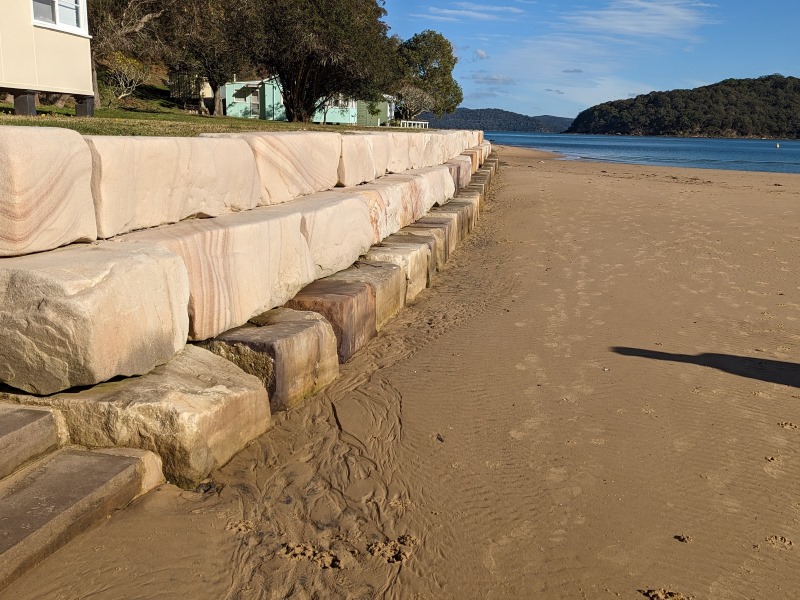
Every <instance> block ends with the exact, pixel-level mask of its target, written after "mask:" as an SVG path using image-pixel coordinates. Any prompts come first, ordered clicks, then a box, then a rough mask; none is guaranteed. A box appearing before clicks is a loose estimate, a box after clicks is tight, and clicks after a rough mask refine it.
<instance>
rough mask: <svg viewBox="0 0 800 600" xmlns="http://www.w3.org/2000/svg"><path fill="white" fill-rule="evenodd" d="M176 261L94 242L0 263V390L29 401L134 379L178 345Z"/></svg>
mask: <svg viewBox="0 0 800 600" xmlns="http://www.w3.org/2000/svg"><path fill="white" fill-rule="evenodd" d="M188 301H189V284H188V278H187V274H186V269H185V267H184V264H183V261H182V260H181V259H180V257H179V256H176V255H175V254H173V253H172V252H169V251H168V250H165V249H164V248H161V247H158V246H156V245H150V244H121V243H120V244H113V243H101V244H95V245H92V246H76V247H69V248H62V249H59V250H54V251H51V252H48V253H45V254H35V255H31V256H21V257H16V258H6V259H2V260H0V381H3V382H5V383H7V384H9V385H11V386H13V387H15V388H19V389H21V390H25V391H27V392H31V393H34V394H52V393H55V392H59V391H61V390H65V389H67V388H71V387H73V386H84V385H93V384H95V383H99V382H101V381H106V380H108V379H111V378H112V377H116V376H118V375H140V374H143V373H147V372H148V371H150V370H152V369H153V368H154V367H156V366H157V365H160V364H163V363H165V362H167V361H168V360H169V359H171V358H172V357H173V356H174V355H175V353H176V352H178V351H179V350H180V349H181V348H182V347H183V345H184V344H185V343H186V336H187V333H188V325H189V320H188V315H187V311H186V307H187V304H188Z"/></svg>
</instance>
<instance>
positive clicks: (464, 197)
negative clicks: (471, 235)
mask: <svg viewBox="0 0 800 600" xmlns="http://www.w3.org/2000/svg"><path fill="white" fill-rule="evenodd" d="M455 200H457V201H459V202H467V203H469V204H472V205H473V206H474V207H475V214H474V216H473V219H472V221H473V225H472V229H474V227H475V224H476V223H477V222H478V221H479V220H480V212H481V210H482V208H483V195H482V194H481V193H480V192H479V191H478V190H470V189H466V190H463V191H462V192H461V193H460V194H458V196H456V197H455Z"/></svg>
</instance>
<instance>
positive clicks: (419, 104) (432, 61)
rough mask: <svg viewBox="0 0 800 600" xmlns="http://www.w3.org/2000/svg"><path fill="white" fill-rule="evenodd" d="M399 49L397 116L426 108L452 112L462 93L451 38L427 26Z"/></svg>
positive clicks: (432, 110)
mask: <svg viewBox="0 0 800 600" xmlns="http://www.w3.org/2000/svg"><path fill="white" fill-rule="evenodd" d="M399 53H400V61H401V65H402V68H403V73H402V77H401V79H400V81H399V84H398V87H397V92H396V96H397V100H398V103H397V107H398V112H399V113H400V116H401V117H402V118H404V119H413V118H414V117H416V116H417V115H418V114H419V113H421V112H426V111H427V112H432V113H435V114H436V115H437V116H438V117H441V116H442V115H443V114H445V113H452V112H455V110H456V108H458V105H459V104H461V102H462V101H463V100H464V94H463V92H462V91H461V86H459V85H458V82H457V81H456V80H455V79H454V78H453V69H454V68H455V66H456V63H457V62H458V59H457V58H456V57H455V55H454V54H453V45H452V44H451V43H450V41H449V40H448V39H447V38H445V37H444V36H443V35H442V34H441V33H438V32H436V31H431V30H430V29H428V30H425V31H423V32H422V33H418V34H416V35H414V36H413V37H411V38H410V39H408V40H406V41H405V42H403V43H402V44H401V45H400V49H399Z"/></svg>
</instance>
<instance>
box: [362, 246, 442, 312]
mask: <svg viewBox="0 0 800 600" xmlns="http://www.w3.org/2000/svg"><path fill="white" fill-rule="evenodd" d="M365 258H366V260H367V261H377V262H389V263H393V264H395V265H398V266H399V267H400V268H402V269H403V272H404V273H405V275H406V304H410V303H411V302H413V301H414V300H415V299H416V297H417V296H419V294H420V293H421V292H422V290H424V289H425V288H426V287H427V286H428V269H429V267H430V262H431V250H430V248H429V247H428V245H427V244H416V245H412V244H377V245H375V246H373V247H372V248H370V250H369V252H367V254H366V256H365Z"/></svg>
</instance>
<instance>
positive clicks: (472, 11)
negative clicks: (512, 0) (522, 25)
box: [411, 2, 525, 23]
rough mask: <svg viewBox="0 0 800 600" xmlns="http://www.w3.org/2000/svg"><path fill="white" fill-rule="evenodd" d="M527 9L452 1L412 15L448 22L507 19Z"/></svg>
mask: <svg viewBox="0 0 800 600" xmlns="http://www.w3.org/2000/svg"><path fill="white" fill-rule="evenodd" d="M524 14H525V10H524V9H522V8H519V7H516V6H493V5H487V4H479V3H476V2H450V3H448V4H447V5H445V6H428V7H427V8H426V12H425V13H424V14H418V13H417V14H412V15H411V16H412V17H417V18H421V19H431V20H434V21H443V22H448V23H460V22H463V21H507V20H510V19H512V18H517V19H518V18H520V16H521V15H524Z"/></svg>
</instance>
